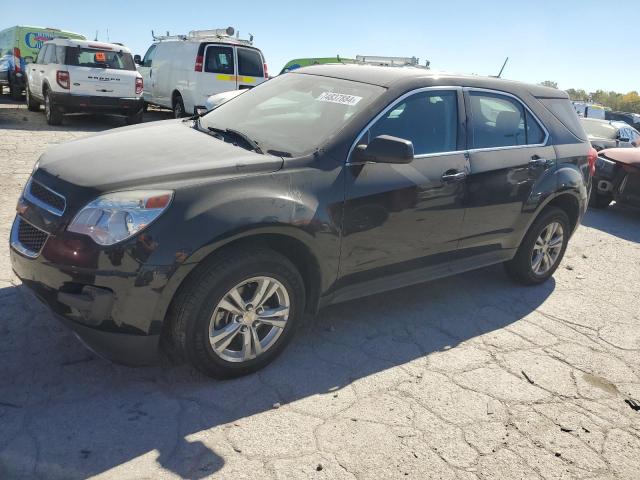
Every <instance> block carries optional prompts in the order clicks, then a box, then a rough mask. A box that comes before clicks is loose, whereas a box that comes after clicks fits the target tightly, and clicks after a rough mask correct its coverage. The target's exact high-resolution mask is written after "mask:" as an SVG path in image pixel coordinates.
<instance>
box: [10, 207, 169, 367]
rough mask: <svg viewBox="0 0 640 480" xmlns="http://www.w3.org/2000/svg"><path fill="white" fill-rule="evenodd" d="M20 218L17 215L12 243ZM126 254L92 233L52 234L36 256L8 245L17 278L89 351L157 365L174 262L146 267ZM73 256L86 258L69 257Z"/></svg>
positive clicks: (112, 358)
mask: <svg viewBox="0 0 640 480" xmlns="http://www.w3.org/2000/svg"><path fill="white" fill-rule="evenodd" d="M20 221H24V219H23V218H22V217H20V216H17V217H16V220H15V221H14V226H13V228H12V232H11V238H12V243H13V242H14V240H15V238H16V236H17V235H16V230H17V229H18V228H19V227H18V225H19V222H20ZM134 243H135V242H134ZM134 248H135V247H134ZM67 249H70V251H67ZM116 253H117V252H116ZM127 256H128V255H127V254H124V255H122V254H119V255H114V252H113V251H111V252H107V251H104V250H102V249H100V248H99V247H97V246H96V245H95V244H94V243H93V242H92V241H91V240H90V239H89V238H88V237H85V238H84V239H82V238H80V237H78V238H75V237H73V236H70V237H68V238H67V236H66V235H53V234H51V235H49V237H48V238H47V240H46V241H45V243H44V246H43V247H42V250H41V251H39V252H37V254H35V255H34V254H31V256H27V255H26V254H25V252H24V251H23V252H20V251H19V249H18V248H16V245H15V244H12V246H11V248H10V258H11V266H12V269H13V271H14V272H15V274H16V275H17V276H18V278H20V280H21V281H22V283H23V284H24V285H25V286H26V287H27V288H29V290H31V291H32V292H33V293H34V294H35V295H36V297H37V298H38V299H40V300H41V301H42V302H43V303H44V304H46V305H47V306H48V307H49V308H50V309H51V310H52V311H53V312H54V313H55V315H56V316H57V318H58V319H59V320H61V321H62V323H64V324H65V325H66V326H67V327H68V328H70V329H71V330H72V331H73V332H74V333H75V334H76V335H77V336H78V337H79V338H80V339H81V340H82V341H83V342H84V343H85V344H86V345H87V346H88V347H89V348H90V349H91V350H93V351H95V352H96V353H97V354H99V355H100V356H102V357H105V358H108V359H109V360H112V361H114V362H117V363H123V364H127V365H147V364H153V363H156V362H157V360H158V350H159V341H160V334H161V331H162V323H163V320H164V313H165V312H166V308H165V306H166V305H167V304H168V301H170V299H168V300H167V299H166V298H165V297H164V295H169V296H171V295H172V293H171V292H166V291H165V287H166V286H167V282H168V279H169V277H170V276H171V274H173V273H175V266H169V267H162V266H144V265H143V264H142V263H140V262H135V261H130V262H127V261H126V257H127ZM73 257H77V258H78V259H83V260H82V261H81V262H76V264H75V265H74V264H73V263H72V261H70V260H69V261H68V260H66V258H73ZM123 257H124V258H123ZM79 264H80V265H82V266H78V265H79ZM169 290H170V289H169Z"/></svg>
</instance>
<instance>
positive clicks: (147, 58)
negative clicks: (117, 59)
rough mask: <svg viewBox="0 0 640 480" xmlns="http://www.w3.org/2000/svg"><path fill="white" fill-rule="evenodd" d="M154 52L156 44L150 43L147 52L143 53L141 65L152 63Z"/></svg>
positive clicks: (146, 65) (145, 65) (147, 65)
mask: <svg viewBox="0 0 640 480" xmlns="http://www.w3.org/2000/svg"><path fill="white" fill-rule="evenodd" d="M155 53H156V46H155V45H151V46H150V47H149V50H147V53H145V54H144V58H143V59H142V65H140V66H141V67H150V66H151V65H152V64H153V57H154V55H155Z"/></svg>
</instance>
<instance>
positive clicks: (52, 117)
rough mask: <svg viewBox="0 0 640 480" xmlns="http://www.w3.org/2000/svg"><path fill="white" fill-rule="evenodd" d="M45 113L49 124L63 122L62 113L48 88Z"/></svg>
mask: <svg viewBox="0 0 640 480" xmlns="http://www.w3.org/2000/svg"><path fill="white" fill-rule="evenodd" d="M44 115H45V117H46V119H47V123H48V124H49V125H60V124H61V123H62V113H61V112H59V111H58V110H57V109H56V106H55V105H54V103H53V101H52V100H51V95H50V93H49V91H48V90H47V91H46V92H45V93H44Z"/></svg>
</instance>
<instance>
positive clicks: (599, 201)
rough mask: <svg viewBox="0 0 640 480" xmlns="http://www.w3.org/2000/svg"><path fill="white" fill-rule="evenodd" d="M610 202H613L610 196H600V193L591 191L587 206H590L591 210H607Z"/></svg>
mask: <svg viewBox="0 0 640 480" xmlns="http://www.w3.org/2000/svg"><path fill="white" fill-rule="evenodd" d="M594 190H595V188H594ZM611 200H613V198H611V195H607V194H602V193H598V192H595V191H593V192H591V198H590V200H589V205H590V206H592V207H593V208H598V209H601V208H607V207H608V206H609V204H610V203H611Z"/></svg>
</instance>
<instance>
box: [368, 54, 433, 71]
mask: <svg viewBox="0 0 640 480" xmlns="http://www.w3.org/2000/svg"><path fill="white" fill-rule="evenodd" d="M356 63H363V64H368V65H378V66H383V67H418V68H427V69H428V68H429V63H430V62H429V61H428V60H427V61H426V62H425V64H424V65H420V59H419V58H418V57H382V56H376V55H356Z"/></svg>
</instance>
